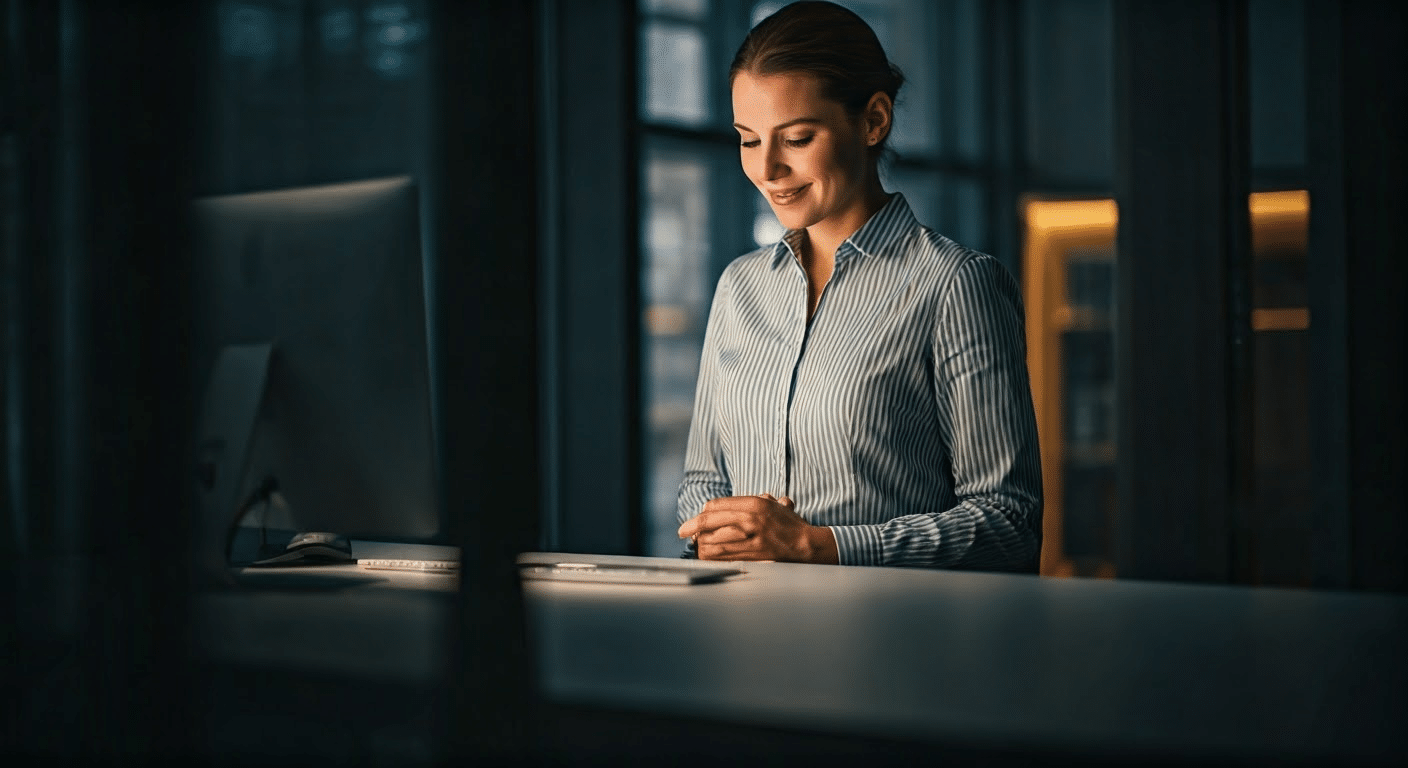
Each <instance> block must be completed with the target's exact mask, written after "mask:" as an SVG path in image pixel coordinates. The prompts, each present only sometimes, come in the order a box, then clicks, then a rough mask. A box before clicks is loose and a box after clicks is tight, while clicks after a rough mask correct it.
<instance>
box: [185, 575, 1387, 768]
mask: <svg viewBox="0 0 1408 768" xmlns="http://www.w3.org/2000/svg"><path fill="white" fill-rule="evenodd" d="M552 557H553V558H559V559H571V560H574V561H581V560H588V561H593V562H599V563H603V562H621V563H635V562H650V563H659V564H669V565H687V564H688V562H687V561H680V560H673V559H660V558H632V557H613V556H592V555H554V556H552ZM743 567H744V568H745V569H746V573H744V574H742V575H739V576H734V577H730V578H729V579H728V580H726V581H724V582H721V583H717V584H701V585H693V586H635V585H619V584H590V583H575V582H541V581H535V582H525V584H524V594H525V602H526V606H527V610H528V619H529V626H530V628H531V636H532V637H533V639H534V641H535V642H536V643H537V646H538V654H539V659H540V676H541V681H542V685H543V688H544V693H545V694H546V696H547V697H548V698H549V699H550V700H553V701H557V702H559V703H564V704H580V705H586V706H601V707H609V708H612V709H617V710H626V711H633V710H635V711H642V712H649V713H656V714H665V715H680V716H686V717H693V716H701V717H708V718H712V719H715V720H720V721H725V722H728V721H732V722H739V723H747V724H752V725H770V726H778V727H784V728H797V729H802V730H811V731H818V730H820V731H834V732H841V733H849V734H855V735H863V736H879V737H893V738H899V739H905V740H911V739H916V740H931V739H932V740H952V739H960V740H963V741H965V742H979V743H983V742H990V743H993V744H1002V745H1008V746H1023V745H1033V746H1037V747H1062V746H1068V747H1070V748H1072V749H1089V748H1099V749H1101V750H1111V749H1113V750H1121V749H1130V750H1135V751H1138V752H1148V751H1156V752H1160V753H1165V754H1176V755H1183V756H1188V757H1198V756H1209V757H1215V756H1225V757H1232V758H1236V757H1247V756H1261V757H1267V758H1276V757H1283V756H1284V757H1301V758H1311V759H1313V758H1315V757H1316V756H1324V757H1334V758H1340V759H1360V758H1363V759H1370V760H1402V759H1403V758H1404V757H1405V756H1408V736H1405V730H1408V729H1405V728H1404V725H1405V723H1408V664H1405V653H1404V649H1405V648H1408V597H1403V596H1389V595H1375V594H1363V593H1347V592H1320V591H1299V590H1284V589H1269V588H1246V587H1231V586H1205V585H1182V584H1169V583H1155V582H1132V581H1099V580H1068V579H1048V578H1041V577H1036V576H1024V575H1011V574H986V573H964V572H952V571H933V570H910V569H891V568H849V567H839V566H822V565H800V564H792V563H749V564H744V565H743ZM297 570H298V573H297V574H296V575H287V576H280V574H281V573H284V571H282V570H280V571H268V572H265V573H259V574H248V572H246V574H247V575H248V576H250V578H251V579H266V580H269V581H270V582H273V581H276V580H278V579H279V578H290V579H323V580H329V581H328V583H335V582H337V581H339V580H341V581H346V582H349V583H348V586H347V588H344V589H333V590H324V591H312V590H305V591H290V590H288V589H280V590H275V591H267V592H266V591H253V592H248V591H247V592H240V593H225V594H212V595H207V596H205V597H203V598H202V600H201V604H200V607H199V612H198V615H199V616H200V617H201V625H202V628H203V635H202V636H203V637H204V638H205V644H206V647H207V649H208V650H209V652H210V653H211V654H212V655H213V656H214V657H216V658H219V659H224V660H231V661H240V662H254V663H259V664H266V665H278V664H297V665H300V666H302V667H304V668H308V667H309V665H311V666H312V667H314V668H319V669H323V670H325V671H328V672H334V673H343V674H350V675H357V676H360V677H366V678H371V679H403V680H409V681H418V682H419V681H428V680H432V679H434V676H435V675H437V674H438V673H439V671H440V670H441V669H443V663H444V660H445V659H446V654H445V649H444V648H443V647H442V646H443V643H442V641H441V638H442V637H444V636H446V634H447V633H445V632H443V631H441V629H442V628H443V626H444V622H445V621H446V620H447V619H448V616H449V611H450V610H452V609H453V605H454V604H453V602H452V601H449V600H445V599H443V594H441V593H444V592H447V591H448V592H453V590H454V589H455V583H456V579H455V578H454V577H447V576H444V575H439V574H421V573H404V572H390V571H365V570H362V569H358V568H355V567H347V566H331V567H317V568H304V569H297ZM254 583H256V584H257V582H254Z"/></svg>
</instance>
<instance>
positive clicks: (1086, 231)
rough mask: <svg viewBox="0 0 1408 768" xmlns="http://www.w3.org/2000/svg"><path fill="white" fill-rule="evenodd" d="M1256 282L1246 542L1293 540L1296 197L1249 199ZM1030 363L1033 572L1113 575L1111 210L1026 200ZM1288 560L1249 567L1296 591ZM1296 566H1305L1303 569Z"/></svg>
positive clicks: (1302, 226) (1301, 316)
mask: <svg viewBox="0 0 1408 768" xmlns="http://www.w3.org/2000/svg"><path fill="white" fill-rule="evenodd" d="M1249 211H1250V215H1251V228H1252V253H1253V263H1254V270H1253V273H1254V277H1253V284H1252V294H1253V295H1252V300H1253V309H1252V314H1251V325H1252V329H1253V331H1254V335H1253V339H1254V349H1253V353H1254V363H1253V366H1254V367H1253V376H1254V380H1255V382H1256V385H1255V406H1256V419H1255V424H1254V434H1253V445H1254V456H1253V464H1254V466H1255V471H1256V479H1255V488H1254V494H1255V496H1256V499H1255V510H1256V511H1255V512H1254V515H1255V519H1254V520H1253V522H1252V525H1253V527H1254V529H1255V531H1254V537H1255V538H1256V539H1257V540H1258V541H1265V543H1267V544H1268V545H1274V546H1268V547H1267V551H1279V550H1284V549H1286V546H1284V545H1282V544H1280V543H1279V542H1278V541H1276V539H1287V538H1304V535H1303V534H1304V531H1303V530H1302V529H1305V528H1306V524H1305V523H1304V522H1303V521H1302V520H1301V518H1304V517H1306V514H1308V513H1304V511H1303V510H1298V509H1297V503H1298V501H1297V499H1300V500H1301V501H1300V502H1299V503H1302V504H1303V499H1304V498H1306V497H1307V495H1308V494H1307V489H1306V488H1304V487H1302V485H1301V484H1303V481H1304V477H1305V475H1306V470H1307V468H1308V454H1309V448H1308V443H1307V440H1306V434H1307V431H1306V425H1307V420H1306V403H1305V394H1304V383H1305V380H1306V370H1305V366H1306V358H1305V355H1304V345H1305V333H1306V331H1307V329H1308V328H1309V325H1310V316H1309V311H1308V310H1307V309H1306V307H1305V276H1304V264H1305V243H1306V223H1307V219H1308V215H1309V198H1308V196H1307V194H1306V192H1305V191H1303V190H1293V191H1287V192H1263V193H1256V194H1253V195H1252V196H1251V198H1250V200H1249ZM1023 214H1024V218H1025V243H1024V249H1023V265H1022V266H1023V275H1024V280H1025V285H1024V286H1023V287H1024V296H1025V302H1026V311H1027V365H1028V369H1029V370H1030V372H1031V381H1032V401H1033V404H1034V405H1035V407H1036V416H1037V430H1038V433H1039V437H1040V440H1041V462H1042V482H1043V486H1044V489H1045V497H1046V502H1045V512H1044V521H1043V544H1042V553H1041V572H1042V573H1043V574H1045V575H1049V576H1099V577H1112V576H1114V575H1115V572H1114V550H1113V542H1114V529H1115V524H1116V517H1115V479H1116V474H1115V473H1116V470H1117V463H1116V459H1117V455H1118V450H1117V447H1116V444H1115V434H1116V430H1115V412H1116V409H1115V394H1114V393H1115V386H1114V384H1115V377H1114V374H1115V371H1114V346H1113V340H1114V335H1113V334H1114V317H1115V312H1116V305H1115V233H1116V228H1117V225H1118V218H1119V216H1118V211H1117V210H1116V206H1115V203H1114V201H1113V200H1028V201H1026V202H1025V204H1024V205H1023ZM1295 566H1296V564H1295V563H1288V564H1285V565H1277V564H1275V563H1273V562H1269V561H1268V562H1266V563H1263V564H1262V565H1261V566H1260V571H1261V572H1259V573H1258V574H1256V577H1255V578H1256V580H1258V581H1260V582H1265V583H1298V582H1300V581H1302V580H1303V578H1302V577H1301V575H1300V573H1299V571H1298V569H1297V568H1296V567H1295ZM1300 570H1303V569H1300Z"/></svg>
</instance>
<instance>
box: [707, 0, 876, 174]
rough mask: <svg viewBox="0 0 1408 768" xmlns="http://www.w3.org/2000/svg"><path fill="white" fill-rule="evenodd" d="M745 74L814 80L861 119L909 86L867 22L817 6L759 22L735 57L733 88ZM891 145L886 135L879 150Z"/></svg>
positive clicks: (809, 1) (807, 4) (805, 4)
mask: <svg viewBox="0 0 1408 768" xmlns="http://www.w3.org/2000/svg"><path fill="white" fill-rule="evenodd" d="M740 72H749V73H752V74H755V75H762V76H767V75H781V74H807V75H811V76H813V77H815V78H817V80H818V81H820V83H821V88H822V91H821V92H822V95H823V96H824V97H826V98H828V99H831V100H833V101H837V102H840V103H841V106H842V107H843V108H844V109H845V110H846V114H848V115H850V116H851V117H856V116H858V115H859V114H860V113H861V111H862V110H864V109H865V105H866V104H868V103H870V98H871V97H872V96H874V95H875V94H876V93H884V94H886V95H887V96H889V97H890V101H891V102H892V103H893V102H894V101H895V98H896V96H897V95H898V94H899V90H900V86H901V85H904V74H903V73H902V72H900V70H899V67H896V66H895V65H894V64H891V63H890V60H889V59H888V58H887V57H886V56H885V49H884V48H883V47H881V45H880V39H879V38H877V37H876V36H875V30H873V29H871V28H870V25H869V24H866V23H865V20H864V19H862V18H861V17H860V16H857V15H856V14H855V13H854V12H853V11H851V10H849V9H847V8H843V7H842V6H839V5H837V4H835V3H829V2H817V1H816V0H803V1H802V2H796V3H792V4H791V5H788V6H785V7H783V8H782V9H781V10H779V11H778V12H777V13H774V14H773V15H771V16H769V17H767V18H766V19H763V20H762V21H760V22H758V25H757V26H756V27H753V29H752V30H751V31H750V32H749V33H748V36H747V37H745V38H744V39H743V44H742V45H741V46H739V48H738V53H737V54H735V55H734V57H733V64H732V65H731V66H730V67H729V70H728V81H729V84H730V85H731V84H732V83H733V81H734V80H735V79H736V78H737V77H738V74H739V73H740ZM891 127H892V128H893V125H892V126H891ZM889 139H890V136H889V133H888V132H887V133H886V135H885V136H884V138H882V139H881V140H880V142H879V143H878V144H877V145H876V146H875V147H874V149H875V150H876V151H877V153H878V152H880V151H883V149H884V147H885V145H886V144H887V143H888V142H889Z"/></svg>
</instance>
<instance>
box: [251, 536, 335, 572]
mask: <svg viewBox="0 0 1408 768" xmlns="http://www.w3.org/2000/svg"><path fill="white" fill-rule="evenodd" d="M353 561H354V559H353V557H352V542H350V541H348V540H347V537H346V536H340V535H338V534H336V533H328V532H326V531H305V532H303V533H300V534H298V535H296V536H294V537H293V538H292V539H290V540H289V542H288V546H287V547H285V548H284V551H283V553H282V554H279V555H275V556H274V557H268V558H265V559H263V560H258V561H255V562H254V563H253V565H303V564H308V565H315V564H316V565H325V564H329V563H350V562H353Z"/></svg>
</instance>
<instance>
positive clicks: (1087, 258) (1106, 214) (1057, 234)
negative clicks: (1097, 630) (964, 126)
mask: <svg viewBox="0 0 1408 768" xmlns="http://www.w3.org/2000/svg"><path fill="white" fill-rule="evenodd" d="M1024 214H1025V220H1026V238H1025V246H1024V250H1023V265H1022V267H1023V268H1022V273H1023V275H1024V276H1025V280H1026V285H1025V291H1024V293H1025V301H1026V310H1027V367H1028V369H1029V370H1030V372H1031V381H1032V402H1033V404H1034V405H1035V406H1036V417H1037V432H1038V436H1039V439H1040V441H1041V465H1042V467H1041V468H1042V485H1043V488H1044V492H1045V497H1046V503H1045V511H1044V521H1043V531H1042V551H1041V572H1042V573H1043V574H1046V575H1051V576H1073V575H1088V576H1113V575H1114V565H1113V562H1112V559H1113V558H1112V555H1113V552H1112V549H1111V547H1112V541H1111V537H1112V534H1113V529H1114V508H1115V396H1114V392H1115V387H1114V384H1115V379H1114V366H1113V358H1114V355H1113V346H1112V343H1111V342H1112V339H1113V327H1114V326H1113V322H1114V308H1115V305H1114V295H1115V294H1114V291H1115V281H1114V277H1115V274H1114V273H1115V226H1116V222H1117V213H1116V210H1115V203H1114V201H1113V200H1060V201H1055V200H1031V201H1028V202H1027V203H1026V205H1025V206H1024Z"/></svg>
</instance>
